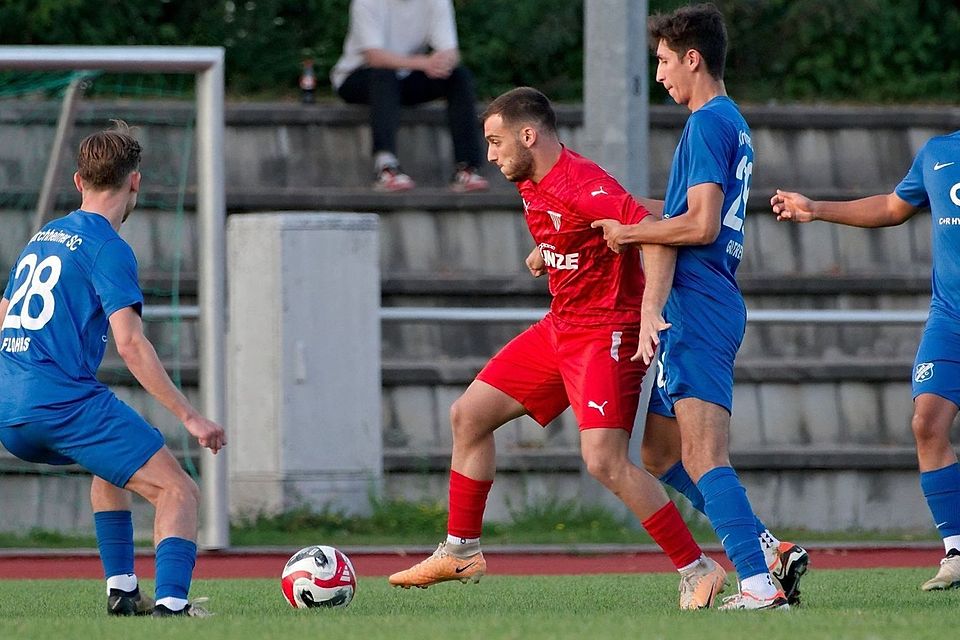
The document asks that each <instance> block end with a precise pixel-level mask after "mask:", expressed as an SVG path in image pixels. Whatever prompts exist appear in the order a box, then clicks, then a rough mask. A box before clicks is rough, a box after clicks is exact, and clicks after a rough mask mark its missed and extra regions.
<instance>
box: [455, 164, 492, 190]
mask: <svg viewBox="0 0 960 640" xmlns="http://www.w3.org/2000/svg"><path fill="white" fill-rule="evenodd" d="M489 188H490V183H489V182H487V179H486V178H484V177H483V176H481V175H480V174H479V173H477V170H476V169H474V168H473V167H469V166H466V165H460V166H458V167H457V171H456V173H454V174H453V180H452V181H451V182H450V189H451V190H452V191H459V192H466V191H486V190H487V189H489Z"/></svg>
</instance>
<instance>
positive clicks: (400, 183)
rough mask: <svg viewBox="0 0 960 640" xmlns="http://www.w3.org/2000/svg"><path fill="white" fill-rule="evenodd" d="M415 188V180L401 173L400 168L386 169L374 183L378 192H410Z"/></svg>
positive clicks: (378, 175) (381, 171) (382, 170)
mask: <svg viewBox="0 0 960 640" xmlns="http://www.w3.org/2000/svg"><path fill="white" fill-rule="evenodd" d="M415 186H417V185H416V183H414V181H413V178H411V177H410V176H408V175H407V174H405V173H403V172H402V171H400V168H399V167H384V168H383V169H381V170H380V172H379V173H378V174H377V176H376V178H375V179H374V181H373V188H374V190H376V191H392V192H397V191H409V190H410V189H413V188H414V187H415Z"/></svg>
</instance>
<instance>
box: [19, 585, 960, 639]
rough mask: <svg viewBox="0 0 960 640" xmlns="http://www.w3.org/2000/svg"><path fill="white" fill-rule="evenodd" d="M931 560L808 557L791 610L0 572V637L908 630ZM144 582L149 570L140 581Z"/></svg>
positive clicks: (923, 606) (918, 633)
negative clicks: (342, 597)
mask: <svg viewBox="0 0 960 640" xmlns="http://www.w3.org/2000/svg"><path fill="white" fill-rule="evenodd" d="M930 571H931V570H930V569H897V570H893V569H871V570H861V571H842V572H841V571H814V572H812V573H811V574H810V575H809V576H808V577H807V578H806V579H805V581H804V585H803V591H804V598H805V599H806V604H805V606H804V607H803V608H801V609H795V610H793V611H790V612H729V613H728V612H720V611H699V612H681V611H678V610H676V586H677V578H676V576H675V575H671V574H645V575H632V576H609V575H608V576H566V577H544V576H535V577H533V576H532V577H505V576H487V577H486V578H484V579H483V581H482V582H481V583H480V584H479V585H467V586H463V585H459V584H446V585H439V586H437V587H433V588H431V589H428V590H425V591H421V590H410V591H402V590H397V589H391V588H389V587H388V586H387V584H386V581H385V580H384V579H383V578H367V579H361V581H360V586H359V590H358V593H357V597H356V598H355V599H354V601H353V603H352V604H351V605H350V606H349V607H348V608H346V609H344V610H307V611H295V610H293V609H291V608H289V606H288V605H287V604H286V603H285V602H284V601H283V600H282V597H281V595H280V589H279V584H278V581H276V580H201V581H197V582H195V583H194V587H193V589H192V593H193V594H194V595H206V596H210V598H211V601H210V603H209V605H210V606H209V608H210V609H211V610H212V611H214V612H215V613H216V616H215V617H214V618H210V619H176V620H170V619H166V620H154V619H148V618H126V619H114V618H108V617H107V616H106V614H105V613H104V612H103V608H104V601H105V596H104V593H103V585H102V582H100V581H96V580H84V581H40V580H37V581H28V580H23V581H5V582H4V581H0V637H3V638H11V639H13V638H16V639H18V640H40V639H43V640H48V639H49V638H63V639H71V638H83V639H87V640H90V639H96V640H114V639H121V638H122V639H125V640H126V639H130V638H150V639H152V638H158V639H165V638H184V639H186V638H204V639H207V638H210V639H220V638H223V639H225V640H226V639H230V640H238V639H247V638H336V639H337V640H344V639H350V638H362V639H365V640H380V639H389V640H400V639H404V638H417V639H422V640H441V639H442V640H447V639H452V640H471V639H476V640H481V639H482V640H488V639H489V640H492V639H496V638H515V639H517V640H520V639H522V640H540V639H551V640H552V639H556V638H577V639H578V640H579V639H582V638H601V639H605V638H618V639H626V638H631V639H633V638H637V639H641V638H642V639H645V640H646V639H656V638H664V639H667V638H670V639H674V638H677V639H685V638H690V639H695V640H705V639H709V640H718V639H720V638H737V639H750V638H757V639H762V640H768V639H769V640H774V639H777V638H790V639H792V640H795V639H797V638H802V639H804V640H807V639H818V638H824V639H827V638H829V639H831V640H832V639H835V638H854V639H864V640H867V639H873V638H910V639H917V640H922V639H924V638H931V639H936V640H942V639H943V638H950V637H955V636H956V633H957V628H958V627H960V590H955V591H952V592H937V593H923V592H921V591H919V589H918V588H917V585H918V584H919V583H920V582H922V581H923V580H925V579H926V578H928V577H929V575H928V574H930ZM144 584H145V586H147V587H148V588H150V589H152V586H153V585H152V584H151V583H150V582H148V581H144Z"/></svg>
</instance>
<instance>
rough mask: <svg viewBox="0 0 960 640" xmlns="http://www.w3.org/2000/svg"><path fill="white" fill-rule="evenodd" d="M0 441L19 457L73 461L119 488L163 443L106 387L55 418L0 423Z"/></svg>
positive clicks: (66, 462) (46, 460) (43, 460)
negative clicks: (1, 424)
mask: <svg viewBox="0 0 960 640" xmlns="http://www.w3.org/2000/svg"><path fill="white" fill-rule="evenodd" d="M0 442H3V446H4V447H6V448H7V450H8V451H9V452H10V453H12V454H13V455H15V456H17V457H18V458H20V459H21V460H26V461H27V462H43V463H46V464H53V465H64V464H78V465H80V466H81V467H83V468H84V469H86V470H87V471H89V472H90V473H92V474H94V475H96V476H99V477H101V478H103V479H104V480H106V481H108V482H110V483H111V484H114V485H116V486H118V487H124V486H126V484H127V482H129V480H130V477H131V476H133V474H134V473H136V472H137V470H138V469H139V468H140V467H142V466H143V465H144V464H145V463H146V462H147V460H149V459H150V458H151V457H152V456H153V454H155V453H156V452H157V451H159V450H160V448H161V447H163V435H162V434H161V433H160V432H159V431H157V430H156V429H155V428H153V427H151V426H150V425H149V424H147V422H146V421H144V419H143V418H141V417H140V415H139V414H138V413H137V412H136V411H134V410H133V409H131V408H130V407H128V406H127V405H125V404H124V403H123V402H121V401H120V400H119V399H118V398H117V396H115V395H114V394H113V393H111V392H109V391H108V392H105V393H101V394H99V395H97V396H94V397H93V398H90V399H87V400H84V401H83V402H82V403H78V406H77V407H76V408H74V409H72V410H68V411H67V412H66V413H64V414H63V415H62V416H60V417H57V418H53V419H50V420H43V421H38V422H28V423H26V424H20V425H16V426H11V427H0Z"/></svg>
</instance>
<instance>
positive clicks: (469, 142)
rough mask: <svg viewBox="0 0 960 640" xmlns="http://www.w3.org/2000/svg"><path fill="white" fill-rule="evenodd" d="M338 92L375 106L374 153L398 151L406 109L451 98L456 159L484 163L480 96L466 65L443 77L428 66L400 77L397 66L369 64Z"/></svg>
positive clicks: (449, 117) (450, 119) (449, 113)
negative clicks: (402, 114)
mask: <svg viewBox="0 0 960 640" xmlns="http://www.w3.org/2000/svg"><path fill="white" fill-rule="evenodd" d="M338 93H339V94H340V97H341V98H343V99H344V100H345V101H346V102H349V103H351V104H366V105H369V106H370V128H371V129H372V132H373V152H374V153H376V152H378V151H389V152H390V153H392V154H394V155H397V128H398V127H399V126H400V110H401V108H402V107H403V106H409V105H415V104H421V103H424V102H430V101H431V100H437V99H439V98H446V99H447V124H448V125H449V127H450V137H451V138H453V155H454V158H455V159H456V161H457V162H458V163H465V164H468V165H470V166H471V167H479V166H480V162H481V160H482V157H481V155H480V153H481V152H480V130H479V124H478V122H477V113H476V109H475V105H476V95H475V92H474V88H473V76H472V75H471V73H470V71H469V70H468V69H467V68H466V67H463V66H459V67H457V68H456V69H454V70H453V73H451V74H450V76H449V77H447V78H444V79H442V80H438V79H433V78H429V77H427V75H426V74H425V73H423V72H422V71H413V72H411V73H410V74H409V75H407V76H406V77H404V78H398V77H397V74H396V73H395V72H394V70H393V69H372V68H369V67H363V68H360V69H357V70H356V71H354V72H353V73H351V74H350V75H349V76H347V79H346V80H344V82H343V84H342V85H340V89H339V91H338Z"/></svg>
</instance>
